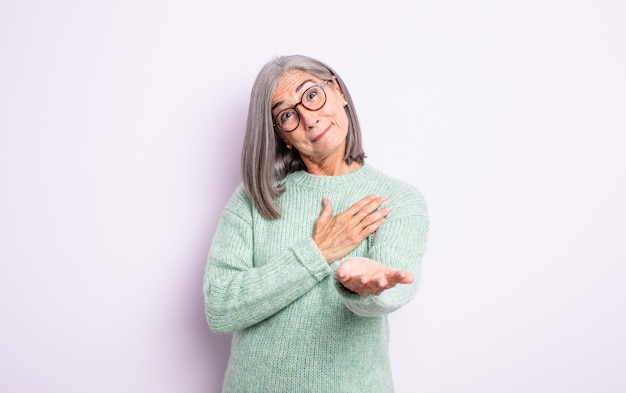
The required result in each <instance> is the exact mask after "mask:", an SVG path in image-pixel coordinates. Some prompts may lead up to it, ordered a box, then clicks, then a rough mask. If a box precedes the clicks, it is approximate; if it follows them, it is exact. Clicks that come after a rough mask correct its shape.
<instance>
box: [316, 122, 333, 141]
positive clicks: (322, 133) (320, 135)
mask: <svg viewBox="0 0 626 393" xmlns="http://www.w3.org/2000/svg"><path fill="white" fill-rule="evenodd" d="M330 127H331V126H328V128H326V129H325V130H324V131H322V132H321V133H320V134H319V135H318V136H316V137H315V138H313V139H312V140H311V142H312V143H315V142H317V141H319V140H320V139H322V137H323V136H324V135H326V133H327V132H328V130H330Z"/></svg>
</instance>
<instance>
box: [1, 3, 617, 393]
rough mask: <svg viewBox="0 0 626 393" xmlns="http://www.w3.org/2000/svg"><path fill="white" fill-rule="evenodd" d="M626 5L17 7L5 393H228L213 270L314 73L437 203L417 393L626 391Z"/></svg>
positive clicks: (413, 322) (396, 363) (395, 341)
mask: <svg viewBox="0 0 626 393" xmlns="http://www.w3.org/2000/svg"><path fill="white" fill-rule="evenodd" d="M624 4H625V3H624V2H622V1H618V0H614V1H609V0H600V1H565V0H560V1H559V0H543V1H533V0H531V1H499V2H498V1H487V0H482V1H476V0H474V1H461V0H457V1H453V0H443V1H436V2H435V1H429V2H404V1H400V0H390V1H385V2H382V3H381V2H362V1H343V2H340V1H332V2H331V1H317V2H306V3H303V2H295V1H278V0H271V1H266V2H256V1H253V0H248V1H245V2H237V1H229V2H223V3H222V4H218V3H217V2H213V1H176V2H174V1H171V2H167V1H162V0H155V1H145V0H143V1H142V0H124V1H121V0H120V1H109V2H105V1H78V0H73V1H72V0H67V1H44V0H24V1H8V0H7V1H2V2H1V3H0V56H1V60H0V165H1V167H0V186H1V193H0V198H1V199H0V201H1V202H0V262H1V263H2V265H1V271H0V315H1V318H2V321H1V323H0V373H1V375H0V391H2V392H7V393H9V392H29V393H37V392H46V393H67V392H198V393H200V392H210V393H213V392H218V391H219V386H220V384H221V379H222V374H223V371H224V368H225V362H226V359H227V356H228V345H229V337H228V336H218V335H215V334H213V333H211V332H210V331H209V329H208V327H207V325H206V322H205V321H204V309H203V304H202V301H203V299H202V290H201V286H202V274H203V270H204V265H205V258H206V253H207V251H208V248H209V245H210V240H211V237H212V234H213V232H214V230H215V226H216V225H217V221H218V219H219V215H220V213H221V210H222V208H223V206H224V204H225V203H226V201H227V199H228V198H229V196H230V194H231V193H232V191H233V189H234V188H235V186H236V185H237V184H238V182H239V154H240V146H241V141H242V137H243V129H244V124H245V119H246V114H247V100H248V94H249V91H250V87H251V84H252V82H253V79H254V77H255V76H256V73H257V72H258V70H259V69H260V67H261V66H262V65H263V64H264V63H265V62H266V61H268V60H270V59H271V58H272V57H274V56H275V55H280V54H293V53H300V54H306V55H310V56H313V57H317V58H319V59H320V60H322V61H325V62H327V63H328V64H330V65H331V66H332V67H333V68H335V70H336V71H338V72H339V74H340V75H342V77H343V78H344V79H345V81H346V83H347V84H348V86H349V87H350V90H351V93H352V95H353V97H354V100H355V103H356V106H357V109H358V111H359V115H360V117H361V121H362V125H363V132H364V138H365V147H366V151H367V153H368V156H369V159H368V162H369V163H370V164H372V165H373V166H375V167H377V168H379V169H381V170H383V171H384V172H386V173H388V174H390V175H392V176H395V177H397V178H400V179H402V180H405V181H407V182H409V183H411V184H413V185H415V186H417V187H418V188H419V189H420V190H421V191H422V192H423V193H424V194H425V196H426V198H427V201H428V203H429V212H430V215H431V222H432V227H431V234H430V239H429V246H428V251H427V255H426V257H425V259H424V269H423V276H422V282H421V287H420V290H419V293H418V296H417V298H416V299H415V300H414V301H413V302H412V303H410V304H409V305H408V306H406V307H405V308H403V309H402V310H400V311H398V312H396V313H395V314H392V316H391V324H392V326H391V328H392V342H391V345H392V359H393V368H394V376H395V381H396V388H397V391H398V392H401V393H402V392H409V393H411V392H446V393H456V392H480V393H485V392H494V393H499V392H508V393H511V392H568V393H571V392H603V393H607V392H623V391H626V373H625V372H624V366H625V364H626V338H625V335H624V332H625V331H626V315H625V314H626V313H625V304H624V303H625V299H626V245H625V243H626V242H625V240H626V208H625V207H624V201H625V200H626V173H625V172H626V169H625V168H626V159H625V158H624V150H625V148H626V143H625V142H626V137H625V136H624V134H625V132H626V121H625V120H624V119H625V108H626V93H625V92H626V73H625V72H624V71H625V70H626V53H625V49H624V48H625V47H626V44H625V42H624V41H625V39H624V37H626V27H624V19H625V17H626V6H625V5H624Z"/></svg>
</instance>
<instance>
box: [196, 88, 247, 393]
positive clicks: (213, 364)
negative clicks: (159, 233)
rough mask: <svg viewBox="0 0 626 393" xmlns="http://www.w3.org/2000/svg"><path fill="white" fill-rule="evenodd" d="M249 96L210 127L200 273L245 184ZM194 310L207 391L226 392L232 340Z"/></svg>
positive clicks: (201, 299) (235, 104) (239, 101)
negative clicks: (227, 210) (237, 192)
mask: <svg viewBox="0 0 626 393" xmlns="http://www.w3.org/2000/svg"><path fill="white" fill-rule="evenodd" d="M247 94H248V93H247V92H242V94H240V95H239V97H238V99H237V100H233V102H231V103H230V104H231V105H228V106H227V107H228V108H229V110H227V111H224V112H222V114H221V115H217V117H218V118H217V122H214V123H213V124H212V125H211V126H210V127H207V131H206V132H207V133H208V134H207V135H210V137H209V138H208V139H205V140H207V141H208V146H207V148H208V149H207V150H208V157H207V159H206V161H205V162H206V164H207V165H208V167H207V168H206V174H207V177H206V182H205V183H204V188H205V189H206V190H207V192H206V195H208V196H209V198H208V199H207V200H208V201H209V204H210V206H203V207H202V211H204V212H206V223H203V226H202V227H203V228H205V231H204V232H205V233H204V234H203V235H202V238H203V239H204V241H203V242H201V244H200V245H199V248H198V249H197V250H196V252H195V253H194V255H193V258H194V261H197V262H196V263H197V264H196V265H195V266H198V269H194V270H195V271H198V272H202V273H204V269H205V266H206V261H207V254H208V251H209V248H210V245H211V240H212V238H213V234H214V232H215V229H216V228H217V225H218V222H219V218H220V216H221V214H222V210H223V209H224V206H225V205H226V203H227V202H228V200H229V199H230V197H231V195H232V194H233V192H234V190H235V189H236V187H237V186H238V185H239V184H240V182H241V177H240V157H241V147H242V143H243V136H244V134H245V123H246V116H247V109H248V102H247V98H248V97H247ZM242 113H243V114H244V116H242ZM205 224H206V225H205ZM193 282H194V284H197V283H198V277H194V278H193ZM195 288H197V285H195ZM193 294H194V296H196V295H198V294H201V292H200V291H195V290H194V291H193ZM199 298H200V299H199ZM196 299H198V300H196ZM197 302H198V303H201V304H199V306H201V307H204V298H203V297H201V296H198V297H194V300H193V303H194V304H197ZM194 310H196V311H198V312H197V313H195V315H194V317H193V324H194V325H196V324H200V323H201V325H202V330H201V331H200V332H196V333H199V335H200V336H201V340H202V341H201V342H202V345H200V347H201V348H202V351H206V353H204V354H202V356H201V357H202V358H203V359H205V360H206V359H207V355H208V364H204V365H203V366H204V367H205V369H204V373H203V374H202V375H203V376H204V378H203V379H204V381H207V379H208V381H207V382H208V385H207V386H206V388H207V389H206V390H204V391H205V392H209V393H212V392H215V393H218V392H221V389H222V383H223V379H224V372H225V370H226V365H227V363H228V357H229V355H230V343H231V337H232V336H231V335H230V334H226V335H221V334H215V333H213V332H212V331H211V330H210V329H209V327H208V324H207V322H206V319H205V315H204V313H203V311H201V310H203V309H202V308H199V307H197V308H196V307H194ZM196 318H197V319H196ZM200 320H201V321H200Z"/></svg>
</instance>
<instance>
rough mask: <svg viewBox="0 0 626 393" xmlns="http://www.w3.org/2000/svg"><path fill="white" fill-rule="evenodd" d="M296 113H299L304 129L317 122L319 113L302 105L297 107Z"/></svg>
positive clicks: (311, 126) (313, 125)
mask: <svg viewBox="0 0 626 393" xmlns="http://www.w3.org/2000/svg"><path fill="white" fill-rule="evenodd" d="M298 113H299V115H300V122H301V123H302V125H303V126H304V128H305V129H306V130H309V129H311V128H313V127H315V125H317V123H318V122H319V115H318V114H317V111H312V110H309V109H307V108H305V107H304V105H300V106H299V107H298Z"/></svg>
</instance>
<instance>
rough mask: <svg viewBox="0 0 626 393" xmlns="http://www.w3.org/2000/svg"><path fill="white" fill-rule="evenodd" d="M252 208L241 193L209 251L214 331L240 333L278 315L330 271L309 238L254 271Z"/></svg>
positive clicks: (207, 281)
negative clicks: (239, 331) (238, 331)
mask: <svg viewBox="0 0 626 393" xmlns="http://www.w3.org/2000/svg"><path fill="white" fill-rule="evenodd" d="M252 209H253V207H252V206H251V203H250V201H249V199H248V198H247V197H246V196H245V195H244V193H243V192H238V193H237V194H236V195H235V196H234V197H233V198H232V199H231V201H230V202H229V204H228V206H227V207H226V209H225V211H224V213H223V215H222V218H221V220H220V224H219V225H218V228H217V230H216V233H215V235H214V238H213V242H212V245H211V250H210V251H209V258H208V259H209V260H208V264H207V269H206V273H205V278H204V296H205V311H206V317H207V321H208V323H209V326H210V327H211V329H212V330H213V331H215V332H216V333H228V332H232V331H235V330H241V329H244V328H247V327H249V326H252V325H254V324H256V323H258V322H260V321H262V320H264V319H266V318H268V317H270V316H272V315H274V314H275V313H277V312H278V311H280V310H282V309H283V308H285V307H287V306H288V305H289V304H291V303H292V302H293V301H295V300H296V299H298V298H299V297H300V296H302V295H304V294H305V293H307V292H308V291H309V290H311V289H312V288H313V287H314V286H315V285H317V283H318V282H320V281H321V280H322V279H324V278H325V277H327V276H328V275H330V274H331V272H332V269H331V268H330V267H329V266H328V264H327V262H326V260H325V258H324V257H323V255H322V254H321V253H320V251H319V250H318V248H317V247H316V245H315V243H314V242H313V240H312V239H311V238H305V239H302V240H301V241H299V242H297V243H296V244H294V245H293V246H292V247H290V248H289V249H286V250H284V251H282V252H280V253H279V254H277V255H274V256H273V257H272V258H271V259H270V260H269V261H267V262H266V263H265V264H263V265H262V266H260V267H255V266H254V264H253V260H254V254H253V253H254V250H253V248H254V247H253V230H252V229H253V228H252V216H251V211H252Z"/></svg>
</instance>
